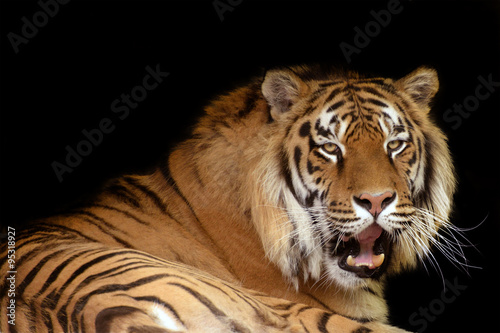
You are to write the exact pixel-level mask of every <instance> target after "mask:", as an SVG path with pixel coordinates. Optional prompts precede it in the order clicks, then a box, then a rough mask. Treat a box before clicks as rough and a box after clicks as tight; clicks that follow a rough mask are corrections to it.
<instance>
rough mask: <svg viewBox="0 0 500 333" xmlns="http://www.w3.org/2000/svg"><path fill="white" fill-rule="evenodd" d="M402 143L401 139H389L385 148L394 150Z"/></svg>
mask: <svg viewBox="0 0 500 333" xmlns="http://www.w3.org/2000/svg"><path fill="white" fill-rule="evenodd" d="M402 145H403V141H402V140H392V141H389V143H388V144H387V148H388V149H389V150H396V149H398V148H399V147H401V146H402Z"/></svg>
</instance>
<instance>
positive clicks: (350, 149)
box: [263, 69, 454, 288]
mask: <svg viewBox="0 0 500 333" xmlns="http://www.w3.org/2000/svg"><path fill="white" fill-rule="evenodd" d="M298 72H299V74H297V70H296V72H295V73H292V72H290V71H289V72H286V71H285V72H283V71H282V72H276V73H274V74H271V75H269V74H268V76H267V77H266V80H265V82H264V84H263V93H264V96H265V97H266V99H267V100H268V102H269V104H270V105H271V114H272V116H273V118H274V120H275V121H276V123H277V124H276V126H277V127H279V128H281V129H283V131H282V133H283V137H282V140H281V143H280V147H279V149H280V152H279V154H278V155H279V156H280V161H279V163H280V165H281V174H282V175H283V178H284V184H283V187H282V189H281V193H280V194H279V195H280V199H279V200H278V201H279V202H278V203H277V204H278V205H280V206H281V207H282V210H283V211H285V212H286V215H287V221H286V222H283V220H280V224H281V225H280V226H279V228H280V229H281V230H283V229H286V230H288V234H287V235H286V236H283V235H281V234H280V232H277V234H278V236H280V237H285V238H286V239H287V241H288V242H289V243H290V244H289V245H288V246H285V248H286V249H287V254H286V255H287V256H288V257H290V256H293V258H286V259H285V258H277V261H278V264H279V265H281V266H282V270H284V272H285V275H286V274H287V273H289V275H292V276H293V275H294V274H298V272H299V271H300V270H302V271H303V272H304V275H305V276H306V277H307V276H308V275H310V276H312V277H314V278H319V277H324V278H326V279H329V280H331V281H335V282H336V283H337V284H338V285H340V286H343V287H345V288H356V287H359V286H363V285H366V284H367V283H368V282H369V281H374V280H379V279H380V278H381V277H383V276H384V274H385V273H386V272H389V273H394V272H398V271H399V270H401V269H402V268H404V267H412V266H414V265H415V264H416V262H417V260H418V259H419V258H420V259H422V258H424V257H425V256H426V254H427V253H428V251H429V248H430V246H431V243H432V242H433V241H432V239H433V238H436V235H437V232H438V229H439V228H440V227H441V226H442V225H443V224H446V223H447V222H446V217H445V216H447V214H448V212H449V208H450V207H449V206H450V199H451V195H452V193H453V187H454V180H453V170H452V167H451V162H450V158H449V153H448V151H447V148H446V144H445V142H444V138H443V137H442V134H441V132H440V131H439V130H438V129H437V128H435V127H434V126H433V125H432V123H431V122H430V121H429V119H428V118H427V113H428V111H429V108H428V103H429V101H430V99H431V98H432V97H433V96H434V94H435V92H436V91H437V77H436V75H435V72H434V71H433V70H430V69H420V70H418V71H416V72H415V73H412V74H410V75H409V76H408V77H406V78H403V79H402V80H401V81H398V82H394V81H392V80H387V79H362V78H359V77H357V76H351V77H349V76H347V77H341V78H339V77H333V78H331V79H325V80H314V81H307V80H304V79H302V78H301V74H300V70H298ZM273 75H274V76H273ZM302 75H303V74H302ZM303 76H304V75H303ZM429 133H432V134H429ZM276 148H277V146H276ZM430 154H440V156H432V155H430ZM438 172H442V174H441V175H439V174H437V173H438ZM440 177H442V178H441V180H440ZM284 223H287V224H288V225H287V227H286V228H285V227H284V226H283V224H284ZM268 229H269V228H268ZM263 240H264V242H265V237H264V238H263ZM278 243H279V246H280V247H283V244H282V242H278ZM264 245H265V246H266V244H264ZM268 247H270V251H271V252H272V251H273V245H269V246H268ZM278 252H279V251H276V253H278ZM276 253H275V255H276V256H278V257H279V256H280V255H283V254H276ZM272 256H273V255H271V257H272ZM297 257H299V259H297ZM275 261H276V260H275ZM283 266H285V267H283ZM290 272H291V273H290Z"/></svg>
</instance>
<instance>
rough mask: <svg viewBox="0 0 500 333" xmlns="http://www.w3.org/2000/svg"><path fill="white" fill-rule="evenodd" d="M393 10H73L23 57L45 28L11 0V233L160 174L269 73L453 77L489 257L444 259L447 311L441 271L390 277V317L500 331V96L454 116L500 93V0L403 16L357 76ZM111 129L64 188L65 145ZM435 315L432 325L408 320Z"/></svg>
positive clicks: (467, 221)
mask: <svg viewBox="0 0 500 333" xmlns="http://www.w3.org/2000/svg"><path fill="white" fill-rule="evenodd" d="M221 2H223V3H227V2H226V0H221ZM228 2H229V1H228ZM388 2H389V1H324V2H322V1H298V2H295V1H266V2H264V1H250V0H243V1H236V0H232V1H231V3H232V4H233V5H234V6H232V11H226V12H224V13H223V20H221V19H220V17H219V15H218V14H217V12H216V10H215V8H214V6H213V1H203V2H201V1H198V2H193V1H162V2H160V1H158V2H156V1H141V2H139V1H135V2H121V1H101V2H97V1H86V2H83V1H76V0H73V1H71V2H69V3H68V4H65V5H60V6H59V10H58V13H57V14H56V15H55V16H54V17H52V18H49V19H48V20H47V22H46V24H43V26H41V27H40V28H39V29H38V30H39V31H38V33H37V34H36V36H34V37H32V38H29V39H28V43H27V44H21V45H19V52H18V53H17V54H16V53H15V52H14V50H13V47H12V45H11V42H10V41H9V39H8V35H9V33H11V32H12V33H15V34H18V35H21V29H22V26H23V24H24V23H23V21H22V17H24V16H25V17H26V18H27V19H28V20H29V21H30V22H33V15H34V14H35V13H37V12H38V11H40V10H41V7H40V5H39V4H38V3H37V2H36V1H18V0H16V1H2V2H1V16H2V17H1V23H0V24H1V31H0V34H1V36H0V38H1V39H0V40H1V42H0V43H1V44H0V47H1V52H0V57H1V59H0V60H1V73H0V81H1V85H2V86H1V118H0V122H1V128H0V130H1V132H0V137H1V141H0V144H1V151H0V154H1V155H0V156H1V157H0V158H1V164H0V167H1V170H0V171H1V172H0V176H1V178H0V179H1V183H0V191H1V201H0V213H1V215H0V218H1V220H0V223H1V224H2V226H3V227H5V226H7V225H9V226H18V227H20V226H21V225H22V223H23V222H24V221H26V220H29V219H32V218H35V217H39V216H43V215H46V214H50V213H52V212H54V211H55V210H56V209H60V208H62V207H64V206H65V205H67V204H68V203H70V202H72V201H73V200H75V199H77V198H78V197H79V196H80V195H82V194H85V193H90V192H92V191H93V190H95V189H96V188H98V187H99V186H100V184H102V182H103V181H104V180H105V179H107V178H109V177H112V176H115V175H119V174H120V173H122V172H136V171H139V170H144V169H147V168H148V167H149V166H151V165H153V164H154V163H155V162H156V161H158V160H159V159H160V158H162V157H163V153H164V152H167V151H168V149H169V147H171V146H172V144H173V143H175V142H177V141H179V140H180V139H182V138H184V137H185V136H186V135H187V133H188V132H189V128H190V126H191V125H192V124H193V121H194V119H195V118H196V116H197V115H199V114H200V112H201V109H202V107H203V105H204V104H206V103H207V101H208V100H209V99H210V98H211V97H213V96H214V95H216V94H218V93H222V92H224V91H225V90H227V89H230V88H232V87H234V85H235V84H237V83H241V82H244V80H245V79H247V78H249V77H251V76H253V75H259V74H260V73H262V70H263V69H265V68H268V67H271V66H275V65H289V64H300V63H311V62H331V63H332V64H336V65H345V66H346V67H348V68H353V69H355V70H360V71H362V72H366V71H368V72H370V73H375V74H379V75H384V76H389V77H395V78H397V77H400V76H403V75H405V74H407V73H408V72H410V71H411V70H413V69H415V68H416V67H418V66H420V65H423V64H424V65H428V66H433V67H434V68H436V69H437V70H438V73H439V76H440V82H441V90H440V92H439V93H438V95H437V98H436V101H435V107H434V109H435V111H434V116H435V119H436V121H437V123H438V124H439V125H440V126H441V128H443V130H444V131H445V132H446V134H447V135H448V137H449V140H450V141H449V143H450V147H451V150H452V153H453V156H454V160H455V165H456V168H457V172H458V176H459V191H458V193H457V195H456V200H455V202H456V207H455V213H454V215H453V222H454V223H455V224H456V225H457V226H459V227H460V228H465V229H471V230H469V231H466V232H465V233H466V235H467V237H468V239H469V240H470V241H471V243H472V244H474V245H475V246H476V248H477V250H476V249H474V248H465V249H464V251H465V254H466V256H467V258H468V259H469V260H470V264H471V265H474V266H479V267H481V269H475V268H471V269H469V273H468V274H466V273H464V272H461V271H460V270H459V269H457V268H455V267H453V265H451V264H450V263H449V262H447V260H446V258H445V257H444V256H443V255H440V254H439V253H435V256H436V258H437V260H438V261H439V263H440V267H441V270H442V274H443V276H444V279H446V280H448V281H450V282H454V281H456V283H458V284H459V285H461V286H466V289H465V290H460V291H459V292H460V295H458V296H457V297H456V298H454V299H453V300H452V301H449V302H448V303H443V302H441V301H439V300H440V299H441V293H442V291H443V281H442V280H443V278H442V276H441V274H440V273H439V272H437V270H436V269H434V268H433V267H432V266H431V265H430V264H427V271H426V269H425V268H422V269H421V270H419V271H417V272H413V273H406V274H404V275H403V276H401V277H398V278H397V279H393V280H391V281H390V283H389V286H388V292H387V294H388V298H389V303H390V307H391V321H392V322H393V323H395V324H397V325H399V326H400V327H403V328H406V329H408V330H414V331H416V330H419V329H423V328H424V324H423V321H425V326H426V328H427V329H426V332H495V331H496V332H498V331H500V324H498V315H499V314H500V312H499V310H500V305H499V303H500V301H499V299H500V298H499V297H500V293H499V290H500V289H499V286H498V282H500V281H499V267H500V249H499V248H500V238H499V236H500V232H499V231H500V223H499V222H500V219H499V207H500V195H499V193H500V188H499V185H500V182H499V176H498V171H499V167H498V155H499V154H498V153H499V152H500V149H499V143H500V139H499V136H498V133H499V132H500V127H499V120H500V119H499V118H500V108H499V106H500V102H499V99H500V93H499V90H500V87H496V88H495V89H496V90H495V91H494V92H493V93H492V94H491V95H490V96H489V98H487V99H486V100H484V101H480V103H479V106H478V107H477V109H476V110H475V111H474V112H471V113H470V117H468V118H467V119H463V121H462V123H461V124H460V126H458V128H456V129H454V128H453V125H454V124H455V123H454V122H447V121H445V120H443V115H444V113H445V111H446V110H447V109H449V108H451V107H452V106H453V104H455V103H456V104H462V103H463V101H464V99H466V98H467V97H469V96H474V93H475V89H476V87H477V86H478V85H479V84H480V81H479V80H478V77H479V76H482V77H484V78H485V79H486V78H488V76H489V75H491V76H492V79H493V81H495V82H500V66H499V65H500V61H499V60H500V3H499V2H498V1H466V2H461V1H460V2H459V1H401V5H400V6H402V8H403V9H402V11H401V13H399V14H396V15H392V17H391V22H390V23H389V24H388V25H387V26H386V27H382V28H381V29H380V32H378V33H377V34H376V35H375V36H373V37H372V38H370V42H369V44H368V45H367V46H366V47H364V48H362V49H361V50H360V52H359V54H353V55H352V62H351V63H350V64H349V65H348V64H347V61H346V58H345V57H344V55H343V53H342V51H341V49H340V47H339V44H340V43H341V42H346V43H349V44H351V45H353V44H354V37H355V31H354V28H355V27H356V26H357V27H359V28H360V29H362V30H363V29H364V28H365V25H366V24H367V23H369V22H370V21H373V20H374V18H373V16H372V14H370V12H371V11H372V10H374V11H375V12H378V11H380V10H382V9H386V8H387V4H388ZM11 36H12V35H11ZM157 64H159V67H160V68H161V70H162V71H165V72H169V73H170V75H169V76H168V77H167V78H165V79H164V82H162V83H161V84H160V85H159V86H158V87H157V88H156V89H154V90H153V91H150V92H149V93H148V96H147V98H146V99H145V100H144V101H143V102H141V103H140V104H139V106H138V107H137V108H136V109H134V110H132V112H131V114H130V115H129V117H127V118H126V119H124V120H120V119H118V118H117V115H116V114H114V113H113V112H111V108H110V105H111V103H112V102H113V101H114V100H115V99H117V98H119V97H120V95H121V94H122V93H125V94H128V93H130V91H131V89H132V88H133V87H135V86H137V85H139V84H141V83H142V78H143V77H144V75H145V74H146V71H145V67H146V66H148V65H149V66H151V67H152V68H155V67H156V65H157ZM484 91H485V90H482V92H484ZM469 100H470V98H469ZM103 118H110V119H112V121H113V124H114V125H115V130H114V131H113V132H112V133H110V134H106V135H105V136H104V139H103V141H102V143H101V144H99V145H98V146H97V147H94V149H93V151H92V153H91V154H90V155H89V156H87V157H84V158H83V161H82V162H81V164H80V165H78V166H77V167H75V168H74V170H73V172H72V173H66V174H65V175H64V176H63V181H62V182H59V181H58V179H57V177H56V175H55V173H54V171H53V169H52V167H51V163H52V162H53V161H59V162H62V163H64V158H65V156H66V151H65V147H66V146H67V145H69V146H71V147H76V145H77V144H78V142H79V141H81V140H82V139H84V137H83V135H82V133H81V131H82V130H84V129H87V130H90V129H92V128H95V127H97V126H98V124H99V121H100V120H101V119H103ZM481 223H482V224H481ZM144 236H145V237H146V235H144ZM463 288H465V287H462V289H463ZM451 295H453V294H452V291H450V290H448V291H447V293H446V294H445V296H451ZM448 299H449V298H448ZM443 304H444V306H441V305H443ZM429 306H431V307H434V312H435V314H432V312H430V313H431V315H432V317H431V319H427V320H423V321H422V320H420V321H419V322H418V324H416V323H415V322H411V321H410V320H409V318H410V316H411V315H412V314H413V313H415V312H416V313H418V312H419V311H420V310H419V309H420V308H428V307H429ZM414 318H415V319H417V320H418V319H421V318H422V317H421V316H420V315H416V317H414Z"/></svg>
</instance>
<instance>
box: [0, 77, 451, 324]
mask: <svg viewBox="0 0 500 333" xmlns="http://www.w3.org/2000/svg"><path fill="white" fill-rule="evenodd" d="M332 73H333V72H332ZM312 74H314V67H310V68H307V67H297V68H293V69H283V70H275V71H270V72H268V74H267V76H266V78H265V79H264V80H256V81H254V82H252V83H250V84H249V85H247V86H244V87H241V88H238V89H236V90H234V91H232V92H230V93H228V94H227V95H224V96H221V97H220V98H219V99H217V100H214V102H213V103H212V104H211V105H210V106H208V107H207V108H206V115H205V116H204V117H202V118H201V119H200V121H199V123H198V125H197V126H196V127H195V128H194V131H193V135H192V137H191V138H190V139H188V140H186V141H185V142H183V143H181V144H180V145H179V146H178V147H177V148H176V149H175V150H174V151H173V152H172V153H171V154H170V156H169V159H168V160H167V161H164V162H163V163H161V164H160V165H159V166H158V167H157V168H156V169H155V170H154V171H153V172H152V173H151V174H147V175H135V176H124V177H121V178H118V179H116V180H113V181H111V182H110V183H108V184H107V186H106V187H105V188H104V189H103V190H102V192H101V193H100V194H99V195H98V196H97V197H96V198H95V199H94V200H92V201H91V202H89V203H87V204H85V205H83V206H81V207H80V208H78V209H75V210H73V211H71V212H68V213H67V214H61V215H58V216H55V217H52V218H49V219H46V220H43V221H38V222H37V223H35V224H33V225H32V226H31V227H30V228H28V229H26V230H25V231H24V233H23V236H21V237H20V238H19V239H18V240H17V242H16V269H17V276H16V295H15V302H16V325H10V324H8V323H7V322H4V321H3V320H2V326H1V329H2V332H23V331H30V332H31V331H32V332H50V331H54V332H83V331H86V332H88V331H97V332H101V331H103V332H106V331H109V332H115V331H129V332H183V331H200V332H201V331H203V332H207V331H214V332H219V331H228V332H233V331H236V332H261V331H262V332H274V331H276V332H278V331H280V332H281V331H291V332H315V331H319V332H327V331H336V332H337V331H339V332H354V331H356V332H363V331H370V330H372V331H378V332H392V331H394V332H396V331H399V330H398V329H397V328H393V327H389V326H387V325H385V322H386V321H387V312H388V310H387V305H386V303H385V300H384V297H383V286H384V281H385V275H386V273H387V274H389V273H390V274H394V273H397V272H399V271H400V270H401V269H403V268H405V267H412V266H414V265H415V264H416V262H417V260H418V258H423V257H425V255H426V253H427V252H425V249H423V250H422V251H421V252H418V251H415V249H416V248H415V246H414V245H411V244H410V243H409V242H411V241H412V239H414V240H415V241H416V242H419V244H420V245H425V246H427V245H426V244H428V246H430V244H432V242H436V241H437V239H439V238H438V235H437V232H438V230H439V228H442V227H447V226H448V225H449V223H448V222H447V220H446V218H445V216H446V215H447V214H448V212H449V205H450V203H449V201H450V196H451V195H452V193H453V187H454V180H453V170H452V167H451V162H450V159H449V153H448V151H447V148H446V144H445V142H444V137H443V136H442V134H441V132H440V131H439V130H438V129H437V128H436V127H435V126H434V125H433V124H432V123H431V122H430V121H429V120H428V118H427V115H426V113H427V112H428V105H427V104H428V103H429V101H430V99H431V98H432V96H433V95H434V93H435V91H436V90H437V86H436V85H437V79H436V78H435V72H433V71H432V70H428V69H420V70H417V71H415V72H414V73H412V74H410V75H409V76H407V77H405V78H403V79H401V80H400V81H397V82H395V81H391V80H389V79H375V80H365V79H363V78H361V77H359V76H357V75H354V74H349V75H348V76H345V75H337V74H331V75H333V76H332V77H328V75H327V74H324V73H322V74H321V75H320V76H319V77H321V79H319V78H317V77H315V76H314V75H312ZM378 109H381V111H379V110H378ZM356 112H357V114H356ZM366 133H368V134H366ZM370 133H371V134H370ZM365 134H366V135H368V136H372V135H374V136H373V138H372V139H371V142H370V145H373V149H372V148H370V147H371V146H370V145H366V144H363V145H364V146H363V147H362V148H361V147H360V146H359V145H360V144H359V143H358V141H359V142H364V141H363V140H361V141H360V140H359V138H363V136H364V135H365ZM386 136H387V138H385V137H386ZM378 137H381V138H382V139H380V140H379V139H378ZM325 140H326V141H325ZM384 140H385V141H384ZM379 141H380V142H381V145H382V146H381V147H379V146H377V144H378V143H377V142H379ZM356 145H358V146H356ZM386 145H387V146H386ZM367 147H368V148H367ZM391 147H394V148H391ZM370 149H371V150H370ZM384 149H385V150H384ZM424 149H427V151H426V152H425V154H424V153H423V150H424ZM377 154H378V155H377ZM386 154H388V156H386ZM438 155H442V157H435V158H434V159H433V158H432V156H438ZM429 156H431V157H429ZM363 159H366V162H369V161H374V160H377V161H381V162H380V163H383V164H384V167H383V168H381V169H382V171H378V173H376V174H371V170H370V169H366V173H367V175H365V178H366V179H364V178H363V175H359V174H357V173H356V171H355V170H354V169H355V168H358V167H359V166H358V164H361V165H366V163H365V161H364V160H363ZM359 160H361V163H358V162H356V163H355V164H353V163H354V162H353V161H359ZM346 165H347V170H346V172H344V171H343V170H344V169H343V168H344V166H346ZM385 165H386V166H385ZM384 168H386V169H384ZM328 170H330V171H328ZM424 170H425V171H424ZM439 172H441V174H440V176H441V178H438V177H436V174H437V173H439ZM424 173H425V174H426V175H427V176H426V177H427V178H424V177H423V176H422V175H423V174H424ZM368 174H370V175H368ZM353 175H354V176H353ZM389 175H390V176H389ZM349 177H354V179H355V180H354V183H352V182H353V180H351V179H350V178H349ZM377 177H378V178H379V179H377ZM384 177H390V179H393V181H394V186H395V187H394V188H389V189H387V187H384V186H392V185H387V182H386V181H385V180H384ZM396 184H397V186H396ZM335 186H337V188H335ZM354 187H356V188H357V190H356V191H361V192H356V193H354V195H353V194H352V191H353V190H352V189H353V188H354ZM366 189H370V191H371V190H373V191H374V193H375V194H374V195H372V194H363V192H362V191H366ZM382 189H383V191H382ZM349 191H351V192H349ZM377 191H379V193H385V194H384V195H385V197H384V198H390V200H388V199H387V200H386V199H383V198H382V199H378V196H379V194H377ZM384 191H385V192H384ZM426 191H429V192H426ZM333 196H337V197H333ZM332 198H333V199H332ZM360 198H361V199H360ZM363 198H368V199H363ZM438 199H439V202H438ZM370 200H371V201H370ZM377 200H378V201H377ZM382 200H383V201H382ZM367 201H369V203H368V204H367ZM377 202H380V203H379V205H380V206H378V208H377V207H375V208H374V206H373V205H375V204H376V203H377ZM429 203H430V204H429ZM340 205H343V206H344V208H339V206H340ZM431 209H434V210H435V212H434V211H432V210H431ZM424 210H425V212H426V213H425V215H424V214H422V213H420V212H421V211H424ZM419 214H420V215H419ZM435 214H437V215H435ZM436 216H438V217H436ZM419 219H420V220H422V221H424V220H425V223H422V224H421V225H420V224H419V228H420V229H418V228H417V229H415V228H414V227H411V224H416V223H417V222H418V221H419ZM424 226H426V227H425V228H428V229H426V230H424V229H422V228H424ZM453 250H454V249H452V250H451V251H453ZM6 251H7V245H6V244H5V245H4V246H3V249H2V253H6ZM348 255H349V258H348ZM4 257H5V256H4ZM380 258H382V259H380ZM384 258H385V259H384ZM353 263H354V264H353ZM6 267H7V263H6V262H5V263H4V264H2V267H1V269H2V272H6V271H7V269H6ZM8 288H9V284H8V283H7V282H6V280H5V279H2V282H1V283H0V291H1V292H2V293H1V295H2V299H1V306H2V318H6V315H7V313H4V311H5V309H6V306H7V304H8V302H10V298H9V297H7V293H5V292H4V291H6V290H8Z"/></svg>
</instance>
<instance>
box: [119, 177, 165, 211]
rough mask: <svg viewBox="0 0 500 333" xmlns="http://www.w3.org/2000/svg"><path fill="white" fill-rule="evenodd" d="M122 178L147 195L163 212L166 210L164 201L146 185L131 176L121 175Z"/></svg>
mask: <svg viewBox="0 0 500 333" xmlns="http://www.w3.org/2000/svg"><path fill="white" fill-rule="evenodd" d="M123 179H124V180H125V181H126V182H127V183H128V184H130V185H132V186H134V187H136V188H137V189H139V190H140V191H141V192H143V193H144V194H145V195H146V196H147V197H149V198H150V199H151V200H152V201H153V203H154V204H155V206H156V207H157V208H158V209H159V210H160V211H162V212H163V213H165V212H166V210H167V207H166V206H165V202H164V201H163V200H162V199H161V198H160V197H159V196H158V195H157V194H156V193H155V192H153V191H152V190H151V189H149V188H148V187H147V186H145V185H143V184H140V183H139V181H138V180H137V179H134V178H131V177H123Z"/></svg>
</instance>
